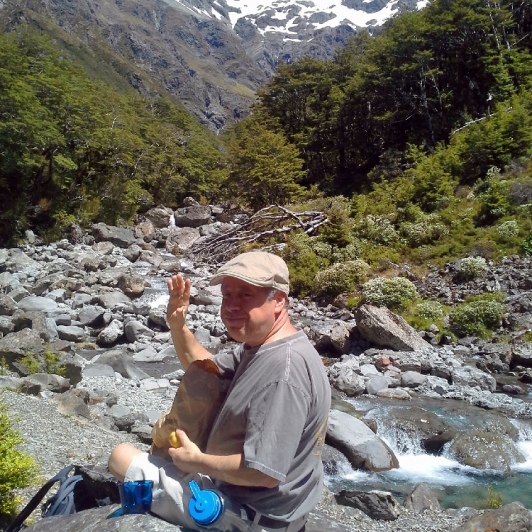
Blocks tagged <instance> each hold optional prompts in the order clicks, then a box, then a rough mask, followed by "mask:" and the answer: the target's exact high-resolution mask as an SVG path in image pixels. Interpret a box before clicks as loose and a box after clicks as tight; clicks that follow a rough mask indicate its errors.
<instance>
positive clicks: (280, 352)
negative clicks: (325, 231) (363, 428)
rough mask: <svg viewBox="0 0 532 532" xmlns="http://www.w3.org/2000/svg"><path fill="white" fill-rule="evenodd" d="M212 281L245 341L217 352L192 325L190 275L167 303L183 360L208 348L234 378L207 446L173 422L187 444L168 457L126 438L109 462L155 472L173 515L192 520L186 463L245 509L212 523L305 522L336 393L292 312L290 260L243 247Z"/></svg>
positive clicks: (138, 474) (160, 508) (125, 472)
mask: <svg viewBox="0 0 532 532" xmlns="http://www.w3.org/2000/svg"><path fill="white" fill-rule="evenodd" d="M211 284H212V285H217V284H221V292H222V306H221V318H222V321H223V322H224V324H225V326H226V327H227V331H228V334H229V336H230V337H231V338H232V339H234V340H236V341H238V342H241V343H242V345H241V346H240V347H239V348H238V349H236V350H235V351H234V352H223V353H220V354H218V355H214V356H212V355H211V354H210V353H209V352H208V351H207V350H206V349H205V348H203V347H202V346H201V345H200V344H199V343H198V342H197V341H196V339H195V337H194V335H193V334H192V332H191V331H190V330H189V329H188V327H187V326H186V324H185V317H186V313H187V309H188V306H189V299H190V280H189V279H187V280H184V279H183V277H182V276H181V275H175V276H173V277H172V278H171V279H170V280H169V281H168V290H169V293H170V300H169V303H168V310H167V319H168V324H169V326H170V331H171V335H172V340H173V343H174V346H175V349H176V352H177V354H178V357H179V360H180V361H181V363H182V365H183V367H184V369H185V370H186V369H187V368H188V367H189V366H190V364H191V363H192V362H194V361H196V360H201V359H205V358H211V356H212V360H213V361H214V362H215V363H216V365H217V366H218V367H219V369H220V371H221V376H222V377H223V378H224V379H230V380H231V384H230V387H229V390H228V394H227V397H226V399H225V402H224V404H223V405H222V408H221V410H220V412H219V414H218V416H217V418H216V421H215V423H214V426H213V427H212V430H211V432H210V436H209V440H208V444H207V448H206V451H205V452H204V453H203V452H201V451H200V449H199V448H198V447H197V446H196V445H195V444H194V443H193V442H191V441H190V439H189V438H188V437H187V435H186V434H185V432H183V431H181V430H177V431H176V433H177V435H178V437H179V439H180V440H181V447H179V448H177V449H173V448H172V449H170V450H169V454H170V456H171V458H172V463H169V462H168V461H166V462H165V461H164V460H162V459H160V458H159V457H154V456H148V455H147V454H146V453H141V451H139V450H137V449H136V448H134V447H133V446H131V445H129V444H122V445H120V446H118V447H117V448H116V449H115V450H114V451H113V453H112V454H111V458H110V460H109V469H110V470H111V472H112V473H113V474H114V475H115V476H116V477H117V478H118V479H119V480H124V479H125V480H135V479H142V478H148V479H152V480H154V481H155V488H156V489H155V492H154V503H153V505H152V511H153V512H154V513H156V514H158V515H161V517H164V518H165V519H168V520H169V521H172V522H175V523H176V524H181V525H185V526H190V521H186V519H187V516H186V513H187V512H186V505H187V500H189V499H190V494H189V493H188V491H189V490H188V488H187V485H186V482H187V481H188V478H189V477H186V476H185V474H187V473H188V474H195V475H196V477H197V476H198V474H199V475H200V476H201V478H200V482H201V484H200V485H203V487H204V488H205V487H209V486H210V487H212V486H214V487H215V488H216V489H217V490H219V491H221V492H222V493H223V494H224V496H225V498H226V499H227V501H228V502H230V503H231V505H232V507H233V508H236V509H237V510H236V511H237V513H238V512H240V515H241V520H242V522H241V525H242V526H241V527H240V524H239V525H238V526H235V525H234V524H232V525H231V526H229V525H227V524H226V525H223V524H218V523H215V524H214V525H213V526H218V527H219V529H220V530H236V529H238V530H254V531H255V530H285V531H287V532H292V531H300V530H303V529H304V526H305V522H306V520H307V516H308V513H309V512H310V511H311V510H312V509H313V508H314V506H315V505H316V504H317V502H318V500H319V496H320V493H321V487H322V483H323V472H322V464H321V458H320V456H321V451H322V448H323V443H324V439H325V432H326V428H327V416H328V412H329V409H330V401H331V396H330V386H329V383H328V380H327V377H326V374H325V370H324V367H323V364H322V362H321V359H320V357H319V355H318V353H317V352H316V350H315V349H314V348H313V347H312V346H311V344H310V342H309V341H308V339H307V337H306V335H305V334H304V332H302V331H297V330H296V328H295V327H294V326H293V325H292V323H291V322H290V318H289V315H288V291H289V276H288V268H287V266H286V264H285V262H284V261H283V260H282V259H281V258H280V257H278V256H276V255H273V254H271V253H265V252H250V253H243V254H241V255H238V256H237V257H235V258H234V259H232V260H230V261H229V262H228V263H226V264H225V265H223V266H222V267H221V268H220V269H219V270H218V272H217V273H216V275H215V277H214V278H213V279H212V280H211ZM196 477H195V478H196ZM211 482H212V483H211ZM187 498H188V499H187ZM164 500H166V502H164ZM168 500H171V501H173V503H174V504H173V509H172V504H170V503H168ZM161 501H163V502H161ZM176 508H177V509H176ZM182 508H185V510H182ZM179 512H183V513H184V514H185V515H184V516H182V515H181V514H180V513H179ZM183 519H185V522H183Z"/></svg>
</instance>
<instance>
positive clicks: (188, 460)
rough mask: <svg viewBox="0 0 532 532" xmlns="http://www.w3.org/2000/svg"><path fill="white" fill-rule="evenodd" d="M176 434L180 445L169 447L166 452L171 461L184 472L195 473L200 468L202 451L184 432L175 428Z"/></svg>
mask: <svg viewBox="0 0 532 532" xmlns="http://www.w3.org/2000/svg"><path fill="white" fill-rule="evenodd" d="M175 432H176V435H177V437H178V438H179V440H180V443H181V446H180V447H177V448H173V447H170V449H168V454H169V455H170V458H171V459H172V462H174V464H175V465H176V466H177V467H178V468H179V469H180V470H181V471H183V472H185V473H197V472H198V471H200V470H201V458H202V456H203V453H202V452H201V451H200V449H199V447H198V446H197V445H196V444H195V443H194V442H193V441H191V440H190V439H189V437H188V436H187V434H186V432H184V431H182V430H179V429H177V430H176V431H175Z"/></svg>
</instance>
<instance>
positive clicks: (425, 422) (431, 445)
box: [387, 407, 456, 454]
mask: <svg viewBox="0 0 532 532" xmlns="http://www.w3.org/2000/svg"><path fill="white" fill-rule="evenodd" d="M387 420H388V423H389V424H391V425H392V426H393V427H394V429H396V430H398V431H400V432H403V433H405V434H406V436H407V439H408V440H410V441H416V440H418V441H419V442H420V444H421V446H422V448H423V449H424V450H425V451H426V452H427V453H431V454H437V453H439V452H441V451H442V449H443V446H444V445H445V444H446V443H447V442H449V441H451V440H452V439H453V438H454V436H455V435H456V429H455V428H454V427H452V426H451V425H449V424H448V423H447V422H445V421H443V420H442V419H441V418H439V417H438V416H437V415H436V414H434V413H432V412H429V411H428V410H424V409H422V408H418V407H401V408H399V407H394V408H391V409H390V410H389V411H388V413H387Z"/></svg>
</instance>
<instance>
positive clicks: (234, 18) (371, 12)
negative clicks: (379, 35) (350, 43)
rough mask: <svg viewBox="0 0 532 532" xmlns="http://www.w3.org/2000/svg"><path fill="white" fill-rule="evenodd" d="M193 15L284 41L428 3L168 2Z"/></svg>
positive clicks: (368, 22) (363, 24) (374, 22)
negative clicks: (251, 27) (304, 32)
mask: <svg viewBox="0 0 532 532" xmlns="http://www.w3.org/2000/svg"><path fill="white" fill-rule="evenodd" d="M171 1H174V2H176V3H177V4H181V5H183V6H186V7H188V8H189V9H190V10H191V11H192V12H195V13H197V14H198V15H204V16H207V17H216V18H217V19H219V20H226V21H229V22H230V24H231V26H232V28H233V29H237V27H238V25H242V24H246V23H252V24H253V25H254V26H255V27H256V28H257V31H258V32H259V33H260V34H261V35H265V34H268V33H282V34H283V35H284V36H285V38H286V39H295V40H296V41H299V40H301V39H300V34H301V30H302V29H306V30H307V31H317V30H322V29H324V28H336V27H338V26H349V27H351V28H352V29H355V30H356V29H358V28H370V27H376V26H380V25H382V24H383V23H384V22H385V21H386V20H388V19H389V18H390V17H391V16H393V15H394V14H397V13H399V12H400V11H401V10H402V9H405V8H408V9H421V8H423V7H425V6H426V4H427V3H428V0H410V1H408V0H397V1H395V2H394V1H393V0H392V1H389V2H387V1H386V0H344V1H342V0H321V1H318V0H316V1H313V0H274V1H265V0H219V1H218V0H214V1H213V2H212V3H210V4H209V5H207V4H206V5H202V4H200V3H199V2H191V1H187V0H183V1H180V0H171Z"/></svg>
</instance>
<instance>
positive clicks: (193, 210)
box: [174, 205, 212, 227]
mask: <svg viewBox="0 0 532 532" xmlns="http://www.w3.org/2000/svg"><path fill="white" fill-rule="evenodd" d="M211 215H212V213H211V208H210V207H207V206H202V205H193V206H191V207H183V208H180V209H177V210H176V211H175V213H174V220H175V225H176V227H200V226H202V225H205V224H207V223H209V222H210V220H211Z"/></svg>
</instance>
